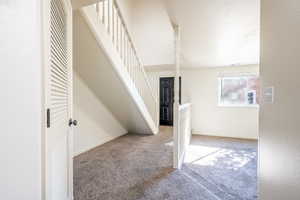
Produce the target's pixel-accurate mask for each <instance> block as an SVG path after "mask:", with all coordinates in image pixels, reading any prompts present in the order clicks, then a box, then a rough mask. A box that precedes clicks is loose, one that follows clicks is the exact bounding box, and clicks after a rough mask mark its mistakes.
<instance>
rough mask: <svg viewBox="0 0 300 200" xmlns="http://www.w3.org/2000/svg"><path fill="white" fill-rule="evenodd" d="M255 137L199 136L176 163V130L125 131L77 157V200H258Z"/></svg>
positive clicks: (75, 165) (75, 184) (75, 168)
mask: <svg viewBox="0 0 300 200" xmlns="http://www.w3.org/2000/svg"><path fill="white" fill-rule="evenodd" d="M256 145H257V144H256V142H253V141H244V140H232V139H224V138H211V137H202V136H194V137H193V139H192V144H191V145H190V148H189V150H188V152H187V156H186V163H185V165H184V166H183V170H181V171H179V170H174V169H173V168H172V148H173V147H172V129H171V128H168V127H161V130H160V133H159V134H158V135H154V136H141V135H125V136H122V137H120V138H118V139H116V140H113V141H111V142H109V143H106V144H104V145H102V146H99V147H97V148H95V149H93V150H91V151H89V152H87V153H84V154H82V155H80V156H77V157H76V158H75V159H74V197H75V200H150V199H151V200H165V199H169V200H255V199H256V196H255V195H256V159H257V156H256V154H257V153H256Z"/></svg>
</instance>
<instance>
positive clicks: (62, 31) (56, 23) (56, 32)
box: [50, 0, 69, 126]
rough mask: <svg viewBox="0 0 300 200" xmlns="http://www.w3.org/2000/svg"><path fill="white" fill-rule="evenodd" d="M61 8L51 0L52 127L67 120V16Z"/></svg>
mask: <svg viewBox="0 0 300 200" xmlns="http://www.w3.org/2000/svg"><path fill="white" fill-rule="evenodd" d="M63 8H64V7H63V4H62V2H61V0H51V25H50V30H51V40H50V55H51V57H50V67H51V69H50V76H51V77H50V78H51V82H50V88H51V94H50V101H51V124H52V125H53V126H57V125H60V123H65V124H66V121H67V120H68V102H69V101H68V96H69V95H68V92H69V74H68V52H67V24H66V23H67V20H66V19H67V16H66V13H65V11H64V9H63Z"/></svg>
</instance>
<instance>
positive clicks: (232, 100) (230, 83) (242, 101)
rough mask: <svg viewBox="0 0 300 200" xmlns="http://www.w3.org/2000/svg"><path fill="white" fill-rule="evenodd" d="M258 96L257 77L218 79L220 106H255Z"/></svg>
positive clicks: (257, 102)
mask: <svg viewBox="0 0 300 200" xmlns="http://www.w3.org/2000/svg"><path fill="white" fill-rule="evenodd" d="M259 96H260V94H259V78H258V76H236V77H222V78H219V105H220V106H257V105H258V104H259Z"/></svg>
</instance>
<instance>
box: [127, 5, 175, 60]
mask: <svg viewBox="0 0 300 200" xmlns="http://www.w3.org/2000/svg"><path fill="white" fill-rule="evenodd" d="M132 1H133V3H132V5H133V8H132V20H131V22H132V27H131V28H132V33H133V34H132V36H133V41H134V43H135V45H136V48H137V51H138V54H139V56H140V58H141V59H142V61H143V64H144V65H146V66H148V65H151V66H152V65H170V64H174V31H173V27H172V24H171V22H170V19H169V16H168V13H167V10H166V8H165V5H164V4H163V2H162V1H161V0H151V1H149V0H132Z"/></svg>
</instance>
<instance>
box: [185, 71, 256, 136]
mask: <svg viewBox="0 0 300 200" xmlns="http://www.w3.org/2000/svg"><path fill="white" fill-rule="evenodd" d="M249 72H250V73H257V74H258V66H248V67H245V66H243V67H218V68H200V69H198V70H182V96H183V97H182V102H191V103H192V129H193V133H194V134H204V135H211V136H223V137H237V138H249V139H257V138H258V112H259V109H258V108H253V107H252V108H250V107H220V106H218V89H219V87H218V77H220V75H239V74H240V73H242V74H243V73H249Z"/></svg>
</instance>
